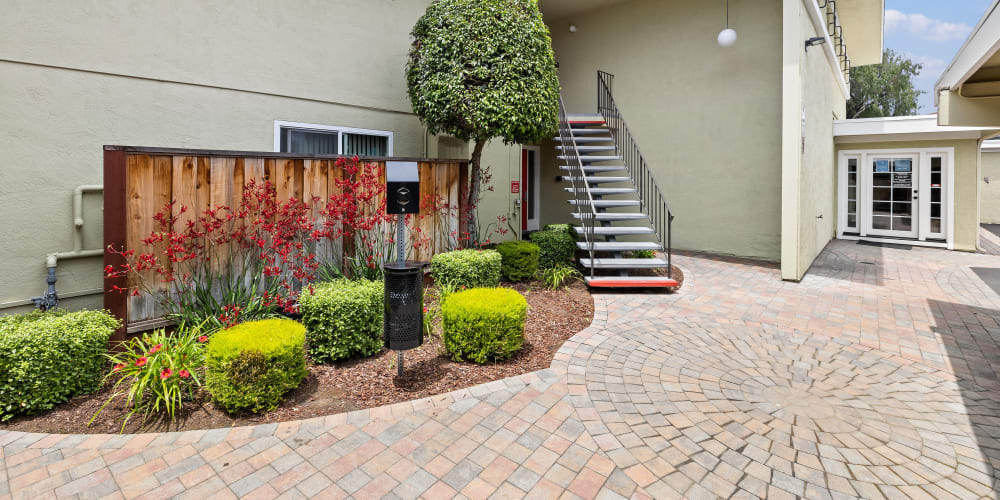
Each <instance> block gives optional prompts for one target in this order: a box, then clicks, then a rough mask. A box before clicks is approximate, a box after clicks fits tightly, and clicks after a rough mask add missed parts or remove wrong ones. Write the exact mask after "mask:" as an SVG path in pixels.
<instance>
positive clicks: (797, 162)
mask: <svg viewBox="0 0 1000 500" xmlns="http://www.w3.org/2000/svg"><path fill="white" fill-rule="evenodd" d="M801 9H802V0H784V1H783V2H782V16H781V17H782V20H781V25H782V36H781V52H782V64H781V278H782V279H786V280H798V279H800V278H801V277H802V276H800V275H799V271H798V269H799V265H798V261H799V257H800V256H799V210H800V205H801V204H800V200H799V197H800V194H801V192H800V189H799V187H800V182H799V177H800V176H801V175H802V165H801V164H802V154H801V141H802V75H801V74H800V68H799V66H800V63H801V57H802V44H803V43H804V42H803V40H802V36H801V33H800V32H799V31H800V30H799V16H800V12H801Z"/></svg>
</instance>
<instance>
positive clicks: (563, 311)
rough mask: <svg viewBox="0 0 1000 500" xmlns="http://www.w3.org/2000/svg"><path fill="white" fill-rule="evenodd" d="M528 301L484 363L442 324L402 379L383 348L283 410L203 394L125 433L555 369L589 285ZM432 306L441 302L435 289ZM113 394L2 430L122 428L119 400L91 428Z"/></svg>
mask: <svg viewBox="0 0 1000 500" xmlns="http://www.w3.org/2000/svg"><path fill="white" fill-rule="evenodd" d="M510 286H511V287H512V288H514V289H516V290H517V291H519V292H521V293H522V294H523V295H524V296H525V298H526V299H527V300H528V305H529V310H528V319H527V324H526V326H525V345H524V347H523V349H522V350H521V351H520V352H518V353H517V354H516V355H515V356H514V357H512V358H511V359H509V360H507V361H505V362H502V363H489V364H485V365H476V364H473V363H460V362H454V361H451V359H449V358H448V357H447V355H446V354H445V351H444V345H443V342H442V339H441V337H440V328H437V329H436V330H437V331H436V332H435V334H434V335H432V336H430V337H429V338H425V339H424V344H423V345H422V346H421V347H419V348H417V349H412V350H409V351H406V354H405V364H404V366H405V372H404V375H403V376H402V377H396V366H395V361H396V353H395V352H394V351H386V350H383V351H382V352H381V353H379V354H377V355H375V356H372V357H369V358H364V359H356V360H350V361H347V362H343V363H337V364H334V365H314V366H312V367H310V369H309V376H308V378H307V379H306V380H305V381H304V382H303V383H302V385H301V386H299V388H297V389H295V390H294V391H292V392H291V393H289V394H288V395H287V396H286V397H285V400H284V402H283V404H282V406H281V407H279V408H278V409H277V410H275V411H273V412H270V413H267V414H264V415H255V416H244V417H239V416H236V417H234V416H230V415H228V414H227V413H225V412H224V411H223V410H221V409H218V408H216V407H215V406H214V405H213V404H212V403H211V402H210V401H209V399H208V396H207V394H204V393H203V394H201V395H200V396H199V397H198V399H197V400H196V401H194V402H193V403H192V404H185V409H184V411H183V414H182V415H179V417H178V419H177V420H175V421H174V422H166V421H157V422H147V423H146V425H145V426H140V421H141V417H135V418H133V420H132V421H131V422H129V424H128V425H127V426H126V427H125V429H124V431H125V432H161V431H167V430H169V431H177V430H195V429H212V428H220V427H230V426H240V425H252V424H260V423H270V422H283V421H287V420H298V419H303V418H309V417H316V416H322V415H330V414H334V413H340V412H345V411H350V410H355V409H361V408H371V407H376V406H382V405H386V404H391V403H398V402H402V401H408V400H413V399H419V398H423V397H427V396H432V395H435V394H442V393H446V392H450V391H453V390H456V389H461V388H464V387H470V386H473V385H477V384H481V383H485V382H490V381H493V380H499V379H502V378H506V377H511V376H515V375H520V374H523V373H529V372H532V371H535V370H541V369H545V368H548V367H549V365H550V364H551V362H552V357H553V356H554V355H555V353H556V351H557V350H558V349H559V347H560V346H562V344H563V343H564V342H565V341H566V340H567V339H569V338H570V337H572V336H573V335H574V334H575V333H577V332H579V331H580V330H582V329H584V328H586V327H587V326H588V325H590V322H591V319H592V318H593V316H594V304H593V300H592V299H591V297H590V293H589V292H588V290H587V287H586V285H584V284H583V283H582V282H580V281H576V282H574V283H572V284H571V285H570V286H569V287H567V288H565V289H561V290H547V289H545V288H544V287H543V286H542V285H541V284H540V283H531V284H516V285H510ZM427 297H428V298H429V299H430V300H429V301H428V303H427V305H428V306H429V307H431V308H433V307H435V304H434V300H435V297H436V294H435V293H433V292H432V293H428V294H427ZM109 395H110V387H105V388H103V389H102V390H101V391H99V392H97V393H94V394H86V395H81V396H77V397H75V398H73V399H71V400H70V401H68V402H66V403H63V404H61V405H59V406H57V407H56V408H54V409H52V410H50V411H47V412H43V413H40V414H38V415H34V416H27V417H18V418H15V419H13V420H11V421H10V422H7V423H6V424H0V429H4V430H16V431H25V432H45V433H116V432H119V431H121V430H122V426H121V421H122V417H124V416H125V410H124V408H123V406H122V405H121V404H120V403H112V404H110V405H108V407H107V408H105V409H104V412H103V413H102V414H101V416H100V417H98V418H97V419H96V420H95V421H94V423H93V424H92V425H90V426H88V425H87V422H88V421H89V420H90V419H91V417H92V416H93V415H94V414H95V413H96V412H97V410H98V409H99V408H100V406H101V405H102V404H104V402H105V401H106V400H107V398H108V396H109Z"/></svg>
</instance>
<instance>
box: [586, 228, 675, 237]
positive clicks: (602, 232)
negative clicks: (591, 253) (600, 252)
mask: <svg viewBox="0 0 1000 500" xmlns="http://www.w3.org/2000/svg"><path fill="white" fill-rule="evenodd" d="M573 230H574V231H576V233H577V234H580V235H582V234H584V230H583V227H582V226H573ZM654 232H655V231H653V228H651V227H636V226H600V227H595V228H594V236H629V235H636V234H653V233H654Z"/></svg>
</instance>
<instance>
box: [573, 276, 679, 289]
mask: <svg viewBox="0 0 1000 500" xmlns="http://www.w3.org/2000/svg"><path fill="white" fill-rule="evenodd" d="M584 279H585V280H586V281H587V285H588V286H592V287H598V288H673V287H676V286H679V285H680V283H678V282H677V280H675V279H673V278H667V277H666V276H594V277H593V278H591V277H590V276H587V277H585V278H584Z"/></svg>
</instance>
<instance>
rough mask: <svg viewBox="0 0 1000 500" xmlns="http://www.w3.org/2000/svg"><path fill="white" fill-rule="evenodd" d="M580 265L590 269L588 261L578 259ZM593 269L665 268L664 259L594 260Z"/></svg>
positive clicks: (665, 262)
mask: <svg viewBox="0 0 1000 500" xmlns="http://www.w3.org/2000/svg"><path fill="white" fill-rule="evenodd" d="M580 265H582V266H583V267H591V265H590V259H580ZM593 267H594V269H658V268H661V267H667V261H666V260H664V259H594V265H593Z"/></svg>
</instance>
